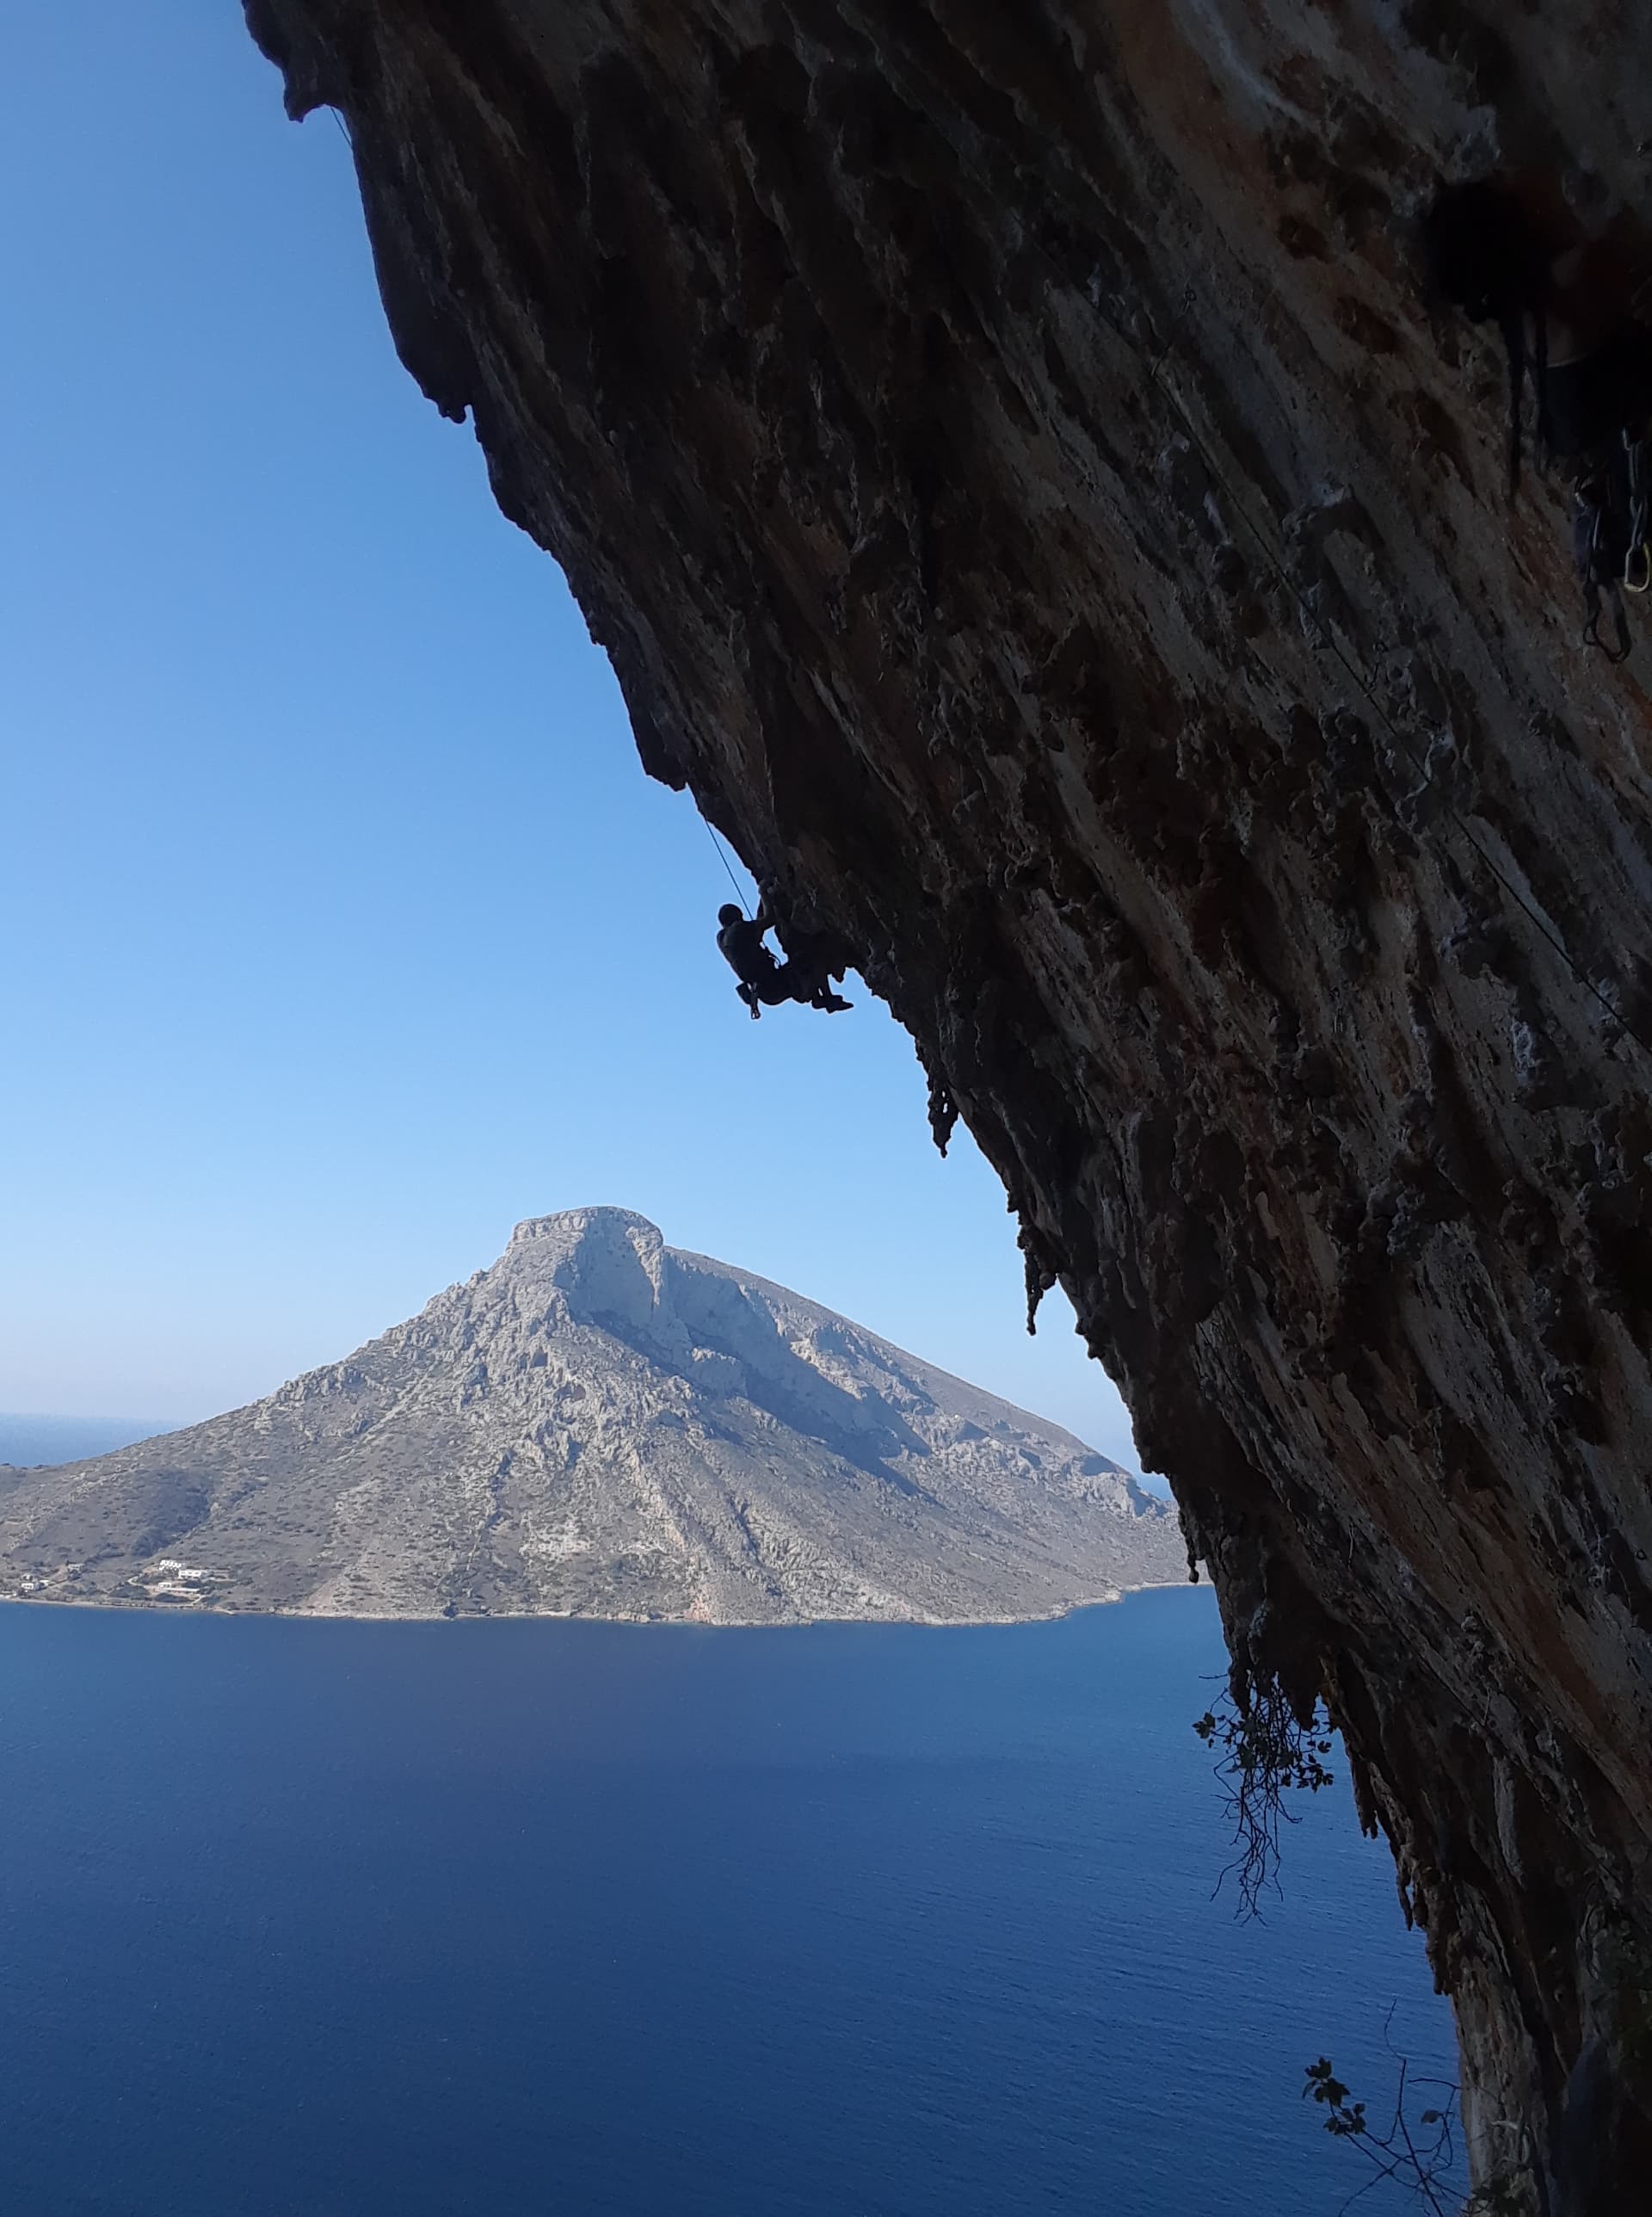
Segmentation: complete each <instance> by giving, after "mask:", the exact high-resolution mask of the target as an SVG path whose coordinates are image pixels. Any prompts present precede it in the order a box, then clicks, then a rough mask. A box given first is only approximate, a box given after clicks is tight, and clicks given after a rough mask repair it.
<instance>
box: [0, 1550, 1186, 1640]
mask: <svg viewBox="0 0 1652 2217" xmlns="http://www.w3.org/2000/svg"><path fill="white" fill-rule="evenodd" d="M1194 1583H1195V1582H1194V1581H1193V1579H1191V1578H1143V1579H1142V1580H1141V1581H1140V1582H1139V1583H1138V1584H1133V1585H1125V1586H1111V1587H1109V1588H1108V1589H1107V1590H1106V1592H1105V1593H1099V1594H1086V1595H1082V1596H1080V1597H1079V1598H1078V1599H1077V1600H1076V1601H1071V1602H1068V1603H1065V1604H1064V1605H1063V1607H1062V1608H1059V1609H1043V1610H1039V1611H1038V1612H1037V1613H1036V1614H1034V1615H1030V1616H783V1617H773V1616H729V1617H704V1616H627V1615H612V1616H604V1615H599V1614H598V1613H597V1612H596V1611H595V1610H593V1609H473V1610H467V1611H465V1613H464V1614H462V1615H461V1614H459V1613H458V1612H455V1613H454V1614H453V1615H451V1616H450V1615H447V1612H446V1611H445V1610H442V1609H397V1610H389V1609H380V1610H375V1611H373V1612H372V1613H371V1614H368V1613H367V1612H364V1611H361V1610H354V1609H255V1608H247V1609H225V1607H223V1605H222V1604H221V1603H213V1602H200V1603H163V1602H154V1601H118V1600H99V1601H93V1600H89V1599H88V1600H77V1599H75V1598H73V1597H72V1596H67V1595H52V1596H46V1595H34V1594H0V1609H65V1610H68V1609H81V1610H85V1611H88V1612H90V1613H101V1614H102V1615H118V1614H124V1615H145V1616H156V1617H171V1618H174V1619H176V1618H180V1617H200V1616H219V1617H225V1618H228V1617H256V1618H258V1619H261V1620H262V1621H267V1622H270V1623H276V1622H280V1623H287V1624H385V1625H390V1624H628V1625H632V1626H635V1627H637V1628H638V1629H639V1630H643V1631H647V1630H650V1629H653V1630H660V1631H687V1632H807V1631H809V1630H811V1629H812V1628H813V1627H817V1626H821V1625H834V1624H841V1625H867V1626H883V1627H890V1628H901V1629H906V1630H911V1631H921V1632H924V1631H927V1632H969V1631H985V1630H988V1629H989V1628H992V1627H1002V1628H1003V1629H1006V1630H1007V1629H1008V1628H1010V1627H1013V1626H1015V1625H1020V1624H1059V1623H1061V1622H1062V1621H1063V1620H1064V1619H1065V1618H1067V1617H1069V1616H1076V1615H1078V1614H1079V1613H1080V1611H1081V1610H1083V1609H1111V1608H1113V1607H1114V1606H1115V1605H1116V1604H1117V1603H1120V1602H1124V1601H1127V1600H1128V1599H1129V1598H1130V1596H1131V1595H1132V1594H1138V1593H1174V1592H1175V1591H1177V1590H1180V1589H1181V1588H1183V1587H1192V1586H1193V1584H1194ZM1198 1584H1199V1585H1200V1586H1201V1587H1203V1586H1208V1585H1209V1584H1210V1578H1209V1573H1208V1572H1205V1571H1204V1570H1203V1566H1202V1565H1201V1575H1200V1577H1199V1580H1198Z"/></svg>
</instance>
